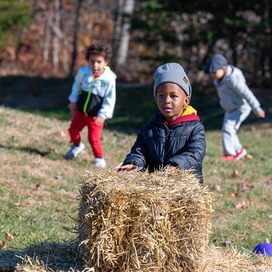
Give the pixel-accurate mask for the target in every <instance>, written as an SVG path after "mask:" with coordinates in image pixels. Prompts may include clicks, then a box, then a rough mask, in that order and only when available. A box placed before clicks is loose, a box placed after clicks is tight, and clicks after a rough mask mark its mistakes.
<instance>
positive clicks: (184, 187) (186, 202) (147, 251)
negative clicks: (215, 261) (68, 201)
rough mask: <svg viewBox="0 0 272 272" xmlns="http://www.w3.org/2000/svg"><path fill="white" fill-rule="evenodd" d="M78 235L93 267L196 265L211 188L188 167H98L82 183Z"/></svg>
mask: <svg viewBox="0 0 272 272" xmlns="http://www.w3.org/2000/svg"><path fill="white" fill-rule="evenodd" d="M79 191H80V207H79V217H78V237H79V240H80V241H82V244H84V245H85V254H86V256H85V261H86V265H87V267H90V268H94V269H95V271H103V272H107V271H167V272H169V271H198V269H199V268H200V267H201V266H202V265H203V263H202V258H203V253H204V252H205V251H206V250H207V244H208V238H209V231H210V229H211V218H212V204H213V203H214V198H213V196H212V193H211V192H209V191H208V190H207V189H206V188H205V187H202V186H200V185H199V183H198V179H197V178H196V177H195V175H194V174H193V173H192V171H190V170H189V171H180V170H176V171H170V170H167V171H164V172H156V173H152V174H149V173H147V172H145V173H142V172H138V171H130V172H114V171H107V172H105V171H100V172H99V171H98V172H93V173H87V174H86V175H85V176H84V180H83V181H82V183H81V184H80V189H79Z"/></svg>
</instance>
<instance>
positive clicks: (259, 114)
mask: <svg viewBox="0 0 272 272" xmlns="http://www.w3.org/2000/svg"><path fill="white" fill-rule="evenodd" d="M256 115H257V117H259V118H264V117H265V111H264V110H260V111H259V112H258V113H257V114H256Z"/></svg>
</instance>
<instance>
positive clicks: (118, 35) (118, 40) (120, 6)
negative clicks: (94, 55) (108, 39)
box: [113, 0, 124, 64]
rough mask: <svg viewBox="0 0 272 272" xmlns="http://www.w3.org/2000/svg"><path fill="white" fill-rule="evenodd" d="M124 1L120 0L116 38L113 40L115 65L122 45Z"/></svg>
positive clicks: (116, 20)
mask: <svg viewBox="0 0 272 272" xmlns="http://www.w3.org/2000/svg"><path fill="white" fill-rule="evenodd" d="M123 6H124V0H118V7H117V11H116V13H117V14H116V18H115V28H114V38H113V63H114V64H115V63H116V60H117V52H118V48H119V44H120V37H121V30H122V17H123Z"/></svg>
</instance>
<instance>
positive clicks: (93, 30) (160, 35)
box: [0, 0, 272, 84]
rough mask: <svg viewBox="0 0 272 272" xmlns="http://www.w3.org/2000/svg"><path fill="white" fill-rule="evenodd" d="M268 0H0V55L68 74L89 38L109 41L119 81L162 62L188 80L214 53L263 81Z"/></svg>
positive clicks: (270, 62) (142, 76) (270, 59)
mask: <svg viewBox="0 0 272 272" xmlns="http://www.w3.org/2000/svg"><path fill="white" fill-rule="evenodd" d="M271 7H272V0H259V1H258V2H256V1H253V0H248V1H246V2H245V1H242V0H235V1H234V0H224V1H223V0H218V1H213V0H202V1H199V0H191V1H184V0H179V1H176V0H100V1H94V0H21V1H20V2H18V1H10V0H0V37H1V39H0V41H1V42H0V47H1V48H2V50H1V53H0V62H1V63H2V66H3V65H4V64H6V63H10V62H17V63H23V65H25V66H26V67H27V68H28V69H30V70H33V71H34V70H38V71H44V70H51V71H54V73H55V74H56V75H58V74H62V75H73V74H74V73H75V72H76V70H77V68H78V67H79V66H81V65H83V63H84V50H85V47H86V46H87V45H89V44H91V43H93V42H95V41H98V40H103V41H107V42H109V43H110V44H111V45H112V47H113V52H114V54H113V59H112V61H111V66H112V69H113V70H114V71H115V72H116V73H117V75H118V78H119V80H124V81H140V82H148V81H150V80H152V79H153V73H154V70H155V69H156V67H157V66H158V65H160V64H162V63H165V62H169V61H175V62H179V63H181V64H182V65H183V66H184V68H185V70H186V71H188V74H189V77H190V78H191V79H193V81H200V80H202V79H203V68H204V66H205V64H206V62H207V60H208V59H209V58H210V57H211V56H212V55H213V54H214V53H222V54H223V55H225V56H226V58H227V59H228V60H229V62H230V63H231V64H233V65H236V66H238V67H240V68H242V69H243V70H244V71H245V73H246V75H249V76H248V78H250V79H251V80H252V81H254V82H255V83H256V84H271V79H270V77H271V70H272V52H271V50H270V48H271V47H272V41H271V35H272V34H271V29H272V14H271V12H272V11H271Z"/></svg>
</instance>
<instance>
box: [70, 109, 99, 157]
mask: <svg viewBox="0 0 272 272" xmlns="http://www.w3.org/2000/svg"><path fill="white" fill-rule="evenodd" d="M85 126H87V127H88V140H89V143H90V145H91V147H92V150H93V153H94V156H95V157H96V158H100V157H102V156H103V149H102V144H101V140H100V138H101V133H102V130H103V127H104V124H101V125H97V124H96V123H95V119H94V116H86V115H85V114H84V113H82V112H80V111H76V112H75V115H74V117H73V120H72V123H71V125H70V128H69V133H70V137H71V142H72V143H73V144H74V145H78V144H79V142H80V140H81V138H80V134H79V133H80V132H81V130H82V129H83V128H84V127H85Z"/></svg>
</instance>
